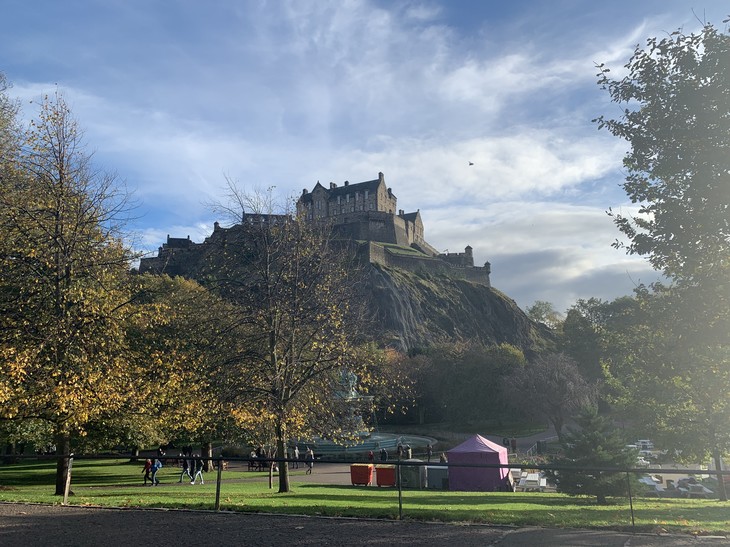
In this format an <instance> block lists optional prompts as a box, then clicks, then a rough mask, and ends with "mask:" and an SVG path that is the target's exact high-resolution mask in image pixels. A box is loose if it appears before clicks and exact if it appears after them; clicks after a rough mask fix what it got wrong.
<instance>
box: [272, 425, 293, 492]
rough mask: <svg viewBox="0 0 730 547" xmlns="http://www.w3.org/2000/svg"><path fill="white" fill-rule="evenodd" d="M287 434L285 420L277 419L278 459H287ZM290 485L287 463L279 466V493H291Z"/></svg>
mask: <svg viewBox="0 0 730 547" xmlns="http://www.w3.org/2000/svg"><path fill="white" fill-rule="evenodd" d="M286 441H287V439H286V434H285V431H284V424H283V419H282V418H281V417H277V420H276V457H277V458H278V459H280V460H283V459H286ZM290 491H291V487H290V485H289V465H288V464H287V463H280V464H279V493H286V492H290Z"/></svg>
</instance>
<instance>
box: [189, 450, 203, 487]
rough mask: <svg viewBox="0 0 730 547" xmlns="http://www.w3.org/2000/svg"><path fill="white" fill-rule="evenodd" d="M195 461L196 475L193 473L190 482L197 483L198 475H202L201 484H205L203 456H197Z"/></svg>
mask: <svg viewBox="0 0 730 547" xmlns="http://www.w3.org/2000/svg"><path fill="white" fill-rule="evenodd" d="M193 461H194V463H195V475H193V480H192V481H190V484H195V480H196V479H197V478H198V477H200V484H205V481H204V480H203V458H201V457H200V456H196V457H195V460H193Z"/></svg>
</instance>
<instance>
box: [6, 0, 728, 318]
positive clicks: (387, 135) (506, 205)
mask: <svg viewBox="0 0 730 547" xmlns="http://www.w3.org/2000/svg"><path fill="white" fill-rule="evenodd" d="M2 13H3V19H4V21H5V23H4V25H3V32H2V33H0V71H2V72H4V73H5V75H6V76H7V78H8V79H9V80H10V82H11V83H12V84H13V88H12V89H11V94H12V95H14V96H16V97H18V98H19V99H20V100H21V102H22V104H23V115H24V116H25V117H26V118H29V117H31V116H33V115H34V114H35V110H34V105H33V104H31V103H30V101H31V100H35V99H38V97H40V96H41V95H43V94H44V93H47V92H52V91H54V90H55V89H56V87H55V86H56V85H58V88H59V89H60V91H61V92H62V93H63V94H64V95H65V97H66V100H67V101H68V103H69V104H70V105H71V107H72V109H73V112H74V115H75V116H76V118H77V119H78V121H79V123H80V125H81V126H82V127H83V128H84V129H85V131H86V141H87V144H88V148H89V150H90V151H94V153H95V161H96V163H97V165H98V166H100V167H102V168H104V169H106V170H109V171H113V172H116V173H117V175H118V176H119V177H120V179H122V180H124V181H125V182H126V184H127V185H128V186H129V188H130V189H132V190H133V191H134V193H135V196H136V199H137V201H139V202H140V204H141V205H140V208H139V210H138V211H137V214H138V216H139V218H136V219H135V220H134V221H133V222H132V223H131V224H130V229H131V230H132V231H133V233H134V236H135V238H136V241H137V242H138V243H137V245H138V247H140V248H143V249H148V250H154V249H156V248H157V247H158V246H159V245H160V244H162V243H163V242H164V241H165V238H166V236H167V234H170V235H172V236H175V237H185V236H187V235H190V237H191V238H192V239H194V240H196V241H202V239H203V238H204V237H205V236H206V235H208V234H209V233H210V232H211V231H212V225H213V222H214V221H215V220H216V219H217V218H216V215H215V214H214V213H212V212H211V210H210V208H209V206H207V205H206V203H210V202H211V201H215V200H217V199H220V198H221V197H222V195H223V188H224V185H225V181H226V177H228V178H230V179H232V180H234V181H237V183H238V184H239V185H240V186H241V187H243V188H248V189H254V188H266V187H270V186H275V187H276V191H277V192H278V193H279V194H280V195H283V196H293V195H298V194H299V193H301V191H302V189H304V188H307V189H309V190H311V189H312V187H313V186H314V185H315V184H316V182H317V181H321V182H322V183H323V184H325V185H326V184H327V183H328V182H330V181H333V182H336V183H338V184H341V183H342V182H343V181H345V180H349V181H350V182H353V183H354V182H360V181H364V180H371V179H373V178H376V177H377V174H378V172H380V171H382V172H383V173H384V174H385V179H386V183H387V184H388V185H389V186H391V187H392V189H393V192H394V193H395V195H396V196H397V197H398V207H399V208H401V209H404V210H405V211H406V212H410V211H415V210H416V209H419V210H420V212H421V216H422V218H423V221H424V225H425V231H426V239H427V240H428V241H429V242H430V243H431V244H433V245H434V246H435V247H437V248H438V249H440V250H446V249H448V250H449V251H451V252H454V251H460V250H463V248H464V247H465V246H466V245H471V246H472V247H473V248H474V253H475V258H476V261H477V262H479V263H483V262H485V261H490V262H491V264H492V283H493V285H494V286H495V287H496V288H498V289H500V290H502V291H503V292H504V293H506V294H507V295H508V296H510V297H512V298H514V299H515V300H516V301H517V303H518V304H519V305H520V306H521V307H523V308H525V307H527V306H529V305H531V304H532V303H534V302H535V301H536V300H548V301H551V302H553V303H554V304H555V306H556V308H557V309H558V310H560V311H563V310H565V309H566V308H567V307H568V306H570V305H571V304H572V303H574V302H575V300H576V299H578V298H590V297H593V296H595V297H600V298H605V299H612V298H615V297H617V296H620V295H624V294H630V293H631V290H632V288H633V286H634V285H635V284H636V283H638V282H650V281H652V280H653V279H655V274H654V273H653V272H652V271H651V269H650V268H649V267H648V265H647V263H646V261H645V260H643V259H641V258H637V257H628V256H626V255H624V253H623V252H622V251H618V250H615V249H613V248H612V247H611V243H612V242H613V241H614V240H615V239H616V238H618V237H619V233H618V231H617V229H616V228H615V227H614V226H613V224H612V223H611V221H610V219H609V218H608V217H607V215H606V213H605V212H606V210H607V209H608V208H613V209H618V210H621V211H622V212H624V213H631V211H634V210H635V209H636V207H635V206H633V205H632V204H630V203H629V202H628V201H627V199H626V197H625V195H624V194H623V192H622V190H621V189H620V187H619V184H620V183H621V181H622V180H623V175H622V172H621V158H622V156H623V154H624V152H625V150H626V149H625V145H624V143H622V142H621V141H618V140H617V139H616V138H614V137H612V136H611V135H609V134H608V133H607V132H605V131H604V132H599V131H598V130H597V129H596V127H595V124H592V123H591V119H593V118H595V117H596V116H598V115H600V114H604V113H605V114H609V115H611V116H618V115H619V114H620V111H619V109H618V107H617V106H615V105H612V104H611V103H609V101H608V95H607V94H606V92H605V91H601V90H600V89H599V87H598V86H597V85H596V68H595V63H598V62H603V63H606V64H607V65H608V66H610V67H612V68H613V69H614V74H615V75H616V76H619V75H620V74H621V67H622V65H623V64H624V63H625V62H626V61H628V59H629V57H630V55H631V52H632V51H633V47H634V46H635V45H636V44H639V43H642V44H643V43H644V42H645V40H646V39H647V38H649V37H651V36H658V37H663V36H665V35H666V34H667V33H668V32H671V31H673V30H676V29H677V28H680V27H681V28H683V29H684V30H685V31H687V32H690V31H693V30H696V29H698V28H699V27H700V22H699V20H706V21H708V22H711V23H714V24H715V25H716V26H720V27H722V26H723V25H722V20H723V19H724V18H725V17H726V16H727V15H728V13H730V6H728V4H727V2H721V1H719V0H705V1H704V3H703V4H697V3H693V2H688V1H673V0H656V1H655V0H634V1H631V2H629V1H626V0H614V1H613V2H594V1H589V0H580V1H579V0H555V1H551V2H547V1H543V2H538V1H527V0H511V1H509V2H506V1H502V2H493V1H486V0H485V1H476V0H473V1H467V0H440V1H409V0H402V1H398V0H394V1H387V0H333V1H328V0H289V1H285V0H281V1H267V0H208V1H206V2H202V1H197V0H195V1H194V0H178V1H175V0H167V1H162V0H65V1H63V2H60V1H57V0H3V1H2ZM698 19H699V20H698ZM470 161H471V162H473V163H474V165H473V166H469V162H470Z"/></svg>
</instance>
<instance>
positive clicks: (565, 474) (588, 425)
mask: <svg viewBox="0 0 730 547" xmlns="http://www.w3.org/2000/svg"><path fill="white" fill-rule="evenodd" d="M575 421H576V427H575V428H572V429H571V430H570V431H569V432H568V433H567V434H566V435H565V436H564V438H563V439H562V441H561V444H562V446H563V451H564V456H563V457H561V458H556V459H555V460H553V462H552V463H553V464H555V465H556V466H560V467H561V469H559V470H552V469H548V470H546V471H545V474H546V476H547V477H548V478H549V480H550V481H552V482H554V483H555V485H556V487H557V490H558V492H564V493H566V494H569V495H571V496H596V502H597V503H598V504H599V505H604V504H606V503H607V498H608V497H609V496H625V495H626V493H627V483H626V477H625V475H624V474H623V473H616V472H608V471H599V470H597V469H595V468H599V469H600V468H609V469H611V468H614V469H630V468H633V467H634V465H635V463H636V454H635V451H632V450H630V449H628V448H627V447H626V445H625V441H624V439H623V438H622V437H621V435H620V433H619V431H618V430H617V429H616V427H615V426H614V424H613V423H612V422H611V421H610V420H608V419H607V418H605V417H603V416H600V415H599V414H598V412H597V411H596V410H595V408H593V407H586V408H584V409H583V410H582V411H581V412H580V413H579V414H578V416H577V417H576V420H575ZM572 467H575V468H578V469H576V470H575V471H574V470H572V469H570V468H572ZM581 468H582V469H581ZM591 468H594V469H591Z"/></svg>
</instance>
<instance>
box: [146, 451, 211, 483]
mask: <svg viewBox="0 0 730 547" xmlns="http://www.w3.org/2000/svg"><path fill="white" fill-rule="evenodd" d="M162 454H163V455H164V452H163V453H162ZM180 456H181V460H180V461H181V467H182V470H181V472H180V480H179V481H178V482H180V483H181V482H182V481H183V477H184V476H186V475H187V477H188V478H189V479H190V484H195V483H196V482H197V480H198V477H200V484H205V481H204V480H203V470H204V469H205V461H204V460H203V458H201V457H200V456H194V455H192V454H190V455H189V456H188V455H182V454H181V455H180ZM162 466H163V463H162V460H161V459H160V458H154V460H153V459H151V458H147V459H146V460H145V462H144V467H143V468H142V473H144V486H147V482H148V481H149V483H150V486H157V485H159V484H160V479H158V478H157V473H158V472H159V471H160V469H162Z"/></svg>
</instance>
